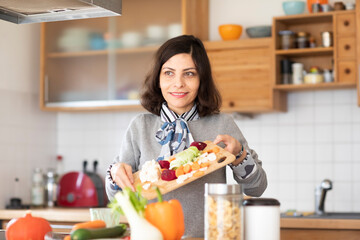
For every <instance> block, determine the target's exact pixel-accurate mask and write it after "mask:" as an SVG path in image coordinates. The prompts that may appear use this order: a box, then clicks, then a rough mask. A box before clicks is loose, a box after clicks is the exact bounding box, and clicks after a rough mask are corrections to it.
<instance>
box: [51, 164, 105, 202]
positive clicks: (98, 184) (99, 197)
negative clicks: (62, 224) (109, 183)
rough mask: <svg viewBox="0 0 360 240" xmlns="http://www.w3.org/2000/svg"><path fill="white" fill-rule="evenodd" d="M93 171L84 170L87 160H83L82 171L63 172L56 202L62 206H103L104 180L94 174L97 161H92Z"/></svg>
mask: <svg viewBox="0 0 360 240" xmlns="http://www.w3.org/2000/svg"><path fill="white" fill-rule="evenodd" d="M93 164H94V165H93V166H94V172H89V171H87V170H86V166H87V161H86V160H85V161H84V162H83V172H69V173H66V174H64V175H63V176H62V177H61V179H60V181H59V187H58V192H57V204H58V206H62V207H104V206H106V204H107V197H106V193H105V184H104V180H103V179H102V178H101V177H100V176H99V175H98V174H96V167H97V164H98V162H97V161H94V163H93Z"/></svg>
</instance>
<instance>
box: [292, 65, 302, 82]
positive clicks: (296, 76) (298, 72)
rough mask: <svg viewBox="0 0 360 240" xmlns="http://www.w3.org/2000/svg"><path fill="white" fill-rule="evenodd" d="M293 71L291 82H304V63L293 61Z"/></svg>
mask: <svg viewBox="0 0 360 240" xmlns="http://www.w3.org/2000/svg"><path fill="white" fill-rule="evenodd" d="M292 72H293V81H292V82H293V84H302V83H304V64H302V63H293V64H292Z"/></svg>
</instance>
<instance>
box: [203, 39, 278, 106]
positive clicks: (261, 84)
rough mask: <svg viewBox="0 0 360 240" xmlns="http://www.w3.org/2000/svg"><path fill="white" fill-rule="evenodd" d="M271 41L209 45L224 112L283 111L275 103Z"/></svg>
mask: <svg viewBox="0 0 360 240" xmlns="http://www.w3.org/2000/svg"><path fill="white" fill-rule="evenodd" d="M271 43H272V41H271V39H259V40H240V41H234V42H219V43H218V44H219V45H218V46H216V43H209V44H206V47H207V50H208V55H209V58H210V61H211V66H212V71H213V75H214V78H215V81H216V83H217V86H218V88H219V90H220V92H221V96H222V99H223V105H222V110H223V111H239V112H259V111H272V110H284V106H282V107H279V106H277V105H276V104H274V97H275V96H274V95H273V91H272V81H273V68H274V67H273V62H272V50H271ZM220 46H222V47H220Z"/></svg>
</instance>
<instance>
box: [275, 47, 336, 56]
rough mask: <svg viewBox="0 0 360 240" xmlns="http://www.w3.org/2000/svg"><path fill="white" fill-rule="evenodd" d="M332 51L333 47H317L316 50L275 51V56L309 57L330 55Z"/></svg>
mask: <svg viewBox="0 0 360 240" xmlns="http://www.w3.org/2000/svg"><path fill="white" fill-rule="evenodd" d="M333 51H334V48H333V47H326V48H325V47H318V48H293V49H286V50H276V51H275V54H276V55H281V56H285V55H286V56H311V55H314V54H317V55H332V54H333Z"/></svg>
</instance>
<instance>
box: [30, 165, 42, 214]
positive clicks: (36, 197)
mask: <svg viewBox="0 0 360 240" xmlns="http://www.w3.org/2000/svg"><path fill="white" fill-rule="evenodd" d="M31 205H32V206H33V207H43V206H44V205H45V186H44V175H43V173H42V170H41V169H40V168H35V169H34V173H33V179H32V188H31Z"/></svg>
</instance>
